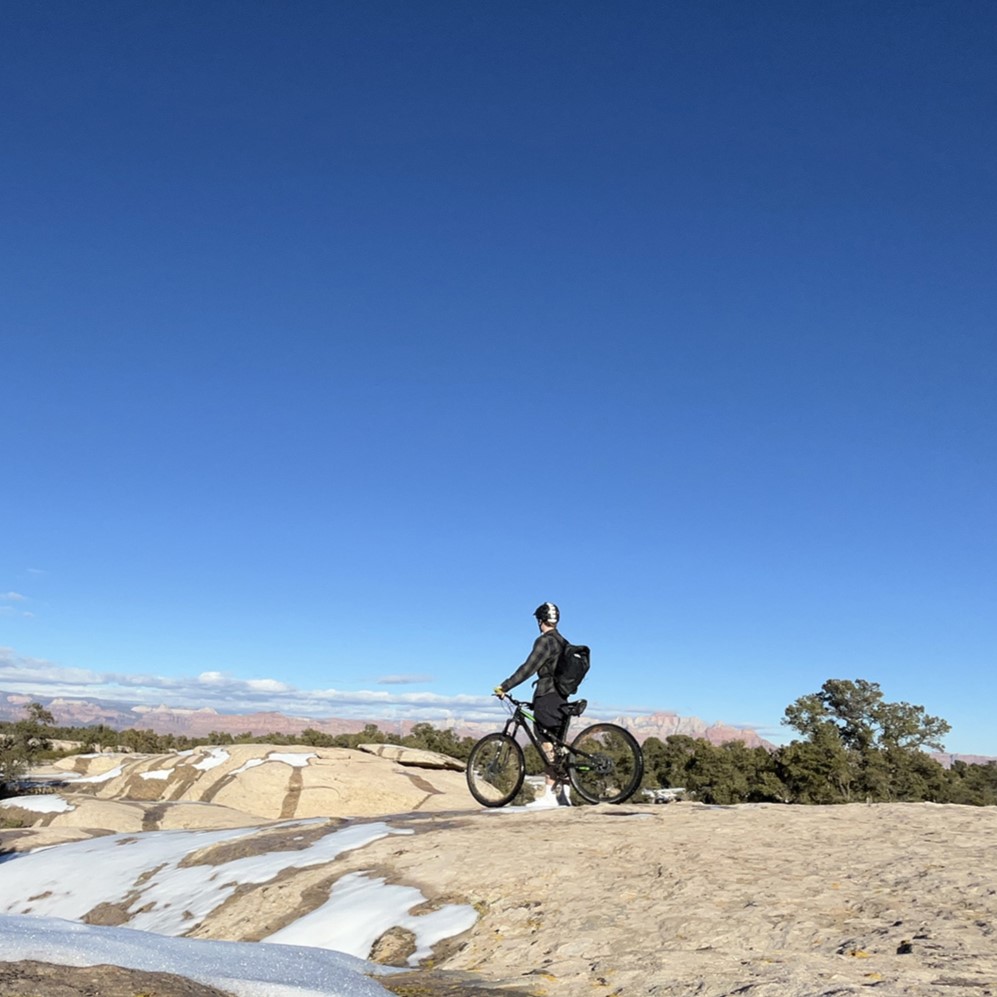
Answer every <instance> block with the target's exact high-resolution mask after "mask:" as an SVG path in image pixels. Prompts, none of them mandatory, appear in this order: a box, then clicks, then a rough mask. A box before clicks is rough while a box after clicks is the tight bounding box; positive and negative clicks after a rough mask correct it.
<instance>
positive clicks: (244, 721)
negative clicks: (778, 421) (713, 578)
mask: <svg viewBox="0 0 997 997" xmlns="http://www.w3.org/2000/svg"><path fill="white" fill-rule="evenodd" d="M3 695H5V694H3V693H0V696H3ZM5 698H6V703H2V702H0V720H20V719H21V718H22V717H23V706H24V703H27V702H32V701H33V700H32V697H28V696H17V697H14V696H13V695H12V694H6V695H5ZM15 698H16V701H15ZM36 700H37V702H40V703H42V705H43V706H45V707H47V708H48V709H49V710H50V711H51V712H52V715H53V716H54V718H55V722H56V723H57V724H59V725H61V726H67V727H71V726H77V725H78V726H89V725H92V724H106V725H107V726H109V727H114V728H117V729H122V730H123V729H126V728H128V727H135V726H136V725H140V726H141V727H143V728H147V729H149V730H152V731H153V732H155V733H156V734H185V735H187V736H188V737H206V736H207V735H208V734H211V733H213V732H215V733H219V734H232V735H237V734H246V733H249V734H271V733H272V734H300V733H301V732H302V731H304V730H308V729H311V730H317V731H320V732H321V733H323V734H330V735H336V734H355V733H358V732H359V731H362V730H363V729H364V727H365V726H366V725H367V724H369V723H373V724H376V725H377V727H378V728H380V730H382V731H384V732H385V733H386V734H399V735H402V736H404V735H405V734H407V733H409V731H411V729H412V727H413V726H414V724H415V723H416V722H417V721H413V720H386V719H383V718H378V717H366V718H363V719H360V720H348V719H345V718H342V717H326V718H324V719H317V718H315V717H292V716H287V715H286V714H284V713H277V712H273V711H266V712H264V711H260V712H257V713H219V712H218V711H217V710H216V709H213V708H212V707H210V706H205V707H202V708H201V709H197V710H194V709H189V708H175V707H171V706H167V705H166V704H165V703H160V704H159V705H158V706H142V705H133V704H125V703H117V702H110V701H104V700H88V699H66V698H62V697H60V698H56V699H51V700H46V699H45V698H44V697H41V696H39V697H36ZM614 721H615V722H616V723H618V724H621V725H622V726H624V727H627V728H628V729H629V730H631V731H633V733H634V736H635V737H636V738H637V739H638V740H640V741H644V740H645V739H646V738H648V737H657V738H660V739H661V740H664V739H665V738H666V737H668V736H669V735H671V734H685V735H687V736H689V737H693V738H699V737H701V738H705V739H706V740H707V741H710V742H711V743H712V744H724V743H726V742H728V741H743V742H744V743H745V745H747V746H748V747H749V748H753V747H758V746H762V747H769V748H771V747H772V745H771V744H769V742H768V741H765V740H764V739H763V738H761V737H759V736H758V734H756V733H755V732H754V731H753V730H750V729H747V730H745V729H741V728H739V727H734V726H731V725H729V724H722V723H714V724H707V723H705V722H704V721H702V720H700V719H699V718H698V717H680V716H679V715H678V714H677V713H669V712H661V713H652V714H651V715H650V716H644V717H615V718H614ZM436 726H448V727H452V728H453V731H454V733H455V734H456V735H457V736H458V737H480V736H481V735H482V734H486V733H488V732H490V731H492V730H494V728H495V724H494V723H493V722H471V721H461V720H457V721H456V722H452V723H446V724H443V723H442V722H438V723H436Z"/></svg>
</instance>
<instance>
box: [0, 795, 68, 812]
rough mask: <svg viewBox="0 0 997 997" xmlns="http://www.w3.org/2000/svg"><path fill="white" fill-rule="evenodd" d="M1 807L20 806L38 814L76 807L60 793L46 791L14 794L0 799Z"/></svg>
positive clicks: (64, 810)
mask: <svg viewBox="0 0 997 997" xmlns="http://www.w3.org/2000/svg"><path fill="white" fill-rule="evenodd" d="M0 807H20V808H21V809H22V810H31V811H32V812H34V813H38V814H64V813H67V812H68V811H70V810H75V809H76V807H75V806H73V804H72V803H69V802H68V801H67V800H64V799H63V798H62V797H61V796H59V795H58V793H45V794H43V795H41V796H14V797H12V798H11V799H9V800H0Z"/></svg>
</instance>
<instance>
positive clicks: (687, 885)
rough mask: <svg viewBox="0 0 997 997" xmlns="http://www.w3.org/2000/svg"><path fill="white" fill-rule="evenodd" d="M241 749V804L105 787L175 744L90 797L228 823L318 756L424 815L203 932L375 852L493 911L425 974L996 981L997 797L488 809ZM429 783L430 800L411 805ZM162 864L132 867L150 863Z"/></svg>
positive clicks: (635, 994)
mask: <svg viewBox="0 0 997 997" xmlns="http://www.w3.org/2000/svg"><path fill="white" fill-rule="evenodd" d="M240 747H241V746H240ZM226 750H227V751H229V750H230V751H232V756H231V758H230V759H228V760H226V761H224V762H223V763H219V764H217V765H216V766H215V767H214V768H209V769H207V770H206V771H205V772H204V773H203V777H211V779H212V780H213V782H212V783H211V784H212V785H215V786H217V787H218V791H217V792H215V793H214V794H211V795H212V796H213V798H214V799H215V800H216V801H217V800H218V798H219V797H220V796H222V795H223V793H222V790H225V789H227V792H226V793H225V795H224V798H225V799H226V800H227V801H229V802H230V803H234V804H237V806H233V808H230V809H227V808H221V807H219V804H218V803H217V802H215V803H212V804H210V805H209V804H205V803H203V802H202V803H200V804H198V805H197V806H196V807H195V806H193V805H192V804H191V803H186V804H185V803H183V802H182V801H181V800H180V799H177V800H176V801H175V802H172V803H170V802H169V801H164V800H160V801H148V800H140V801H134V800H127V799H117V800H104V799H101V798H100V797H102V796H103V795H104V794H105V793H113V792H115V789H116V788H117V790H118V791H119V792H120V791H123V790H126V789H127V788H128V787H135V786H138V785H140V780H139V774H140V772H141V771H150V770H151V771H157V769H156V766H160V767H165V766H166V765H167V762H166V761H164V759H163V758H161V757H160V758H158V760H152V759H147V760H145V761H138V760H137V764H139V765H140V766H141V765H144V766H146V768H145V769H141V768H139V769H136V770H135V771H129V770H127V769H126V770H125V771H123V772H122V774H121V775H120V776H117V777H115V779H113V780H111V781H109V782H108V783H98V784H96V787H97V788H96V792H97V793H98V794H100V795H99V797H98V798H96V799H92V800H91V801H90V802H93V803H101V804H110V803H114V804H116V805H117V806H118V807H123V808H128V807H136V806H137V807H139V808H143V807H154V806H157V805H158V806H159V807H160V808H161V813H166V812H169V811H170V810H171V809H173V808H176V807H181V806H186V807H188V808H189V809H190V812H189V813H185V812H184V811H182V810H174V814H175V817H174V818H173V819H172V820H173V823H171V824H170V826H175V825H176V822H177V821H182V820H193V819H194V818H193V811H195V810H197V811H200V812H201V814H202V815H205V814H206V815H207V817H203V816H202V818H201V819H203V820H205V821H207V820H208V818H210V817H212V816H217V818H218V819H219V821H222V822H223V821H224V820H232V819H234V817H233V815H236V816H238V815H242V816H243V817H246V815H249V814H250V808H252V809H253V811H254V812H256V813H259V812H260V811H262V810H267V811H268V812H269V813H274V812H275V811H278V810H283V804H281V805H280V806H278V805H277V804H276V803H272V802H269V801H268V799H267V798H268V797H269V796H270V795H272V796H274V797H275V798H281V799H286V794H287V792H288V785H289V783H288V780H289V779H290V773H289V772H287V771H284V770H285V769H293V771H295V772H301V773H307V772H308V771H309V769H310V768H311V767H312V766H313V765H314V766H315V767H316V770H317V771H318V772H321V773H322V780H323V781H324V782H325V783H327V784H329V785H331V784H332V780H333V779H334V778H339V777H337V776H335V770H336V769H337V768H338V769H339V770H340V771H341V772H347V773H349V779H348V780H346V781H340V782H339V783H337V785H339V786H340V787H341V790H342V791H341V795H340V796H339V797H338V799H340V800H342V799H349V800H350V801H352V802H351V804H350V806H349V807H347V808H346V811H345V812H341V813H340V814H339V816H341V817H355V816H356V815H357V814H358V813H360V811H361V810H363V811H364V812H365V814H366V815H368V816H369V815H371V814H373V813H374V812H378V813H380V814H382V815H385V816H387V819H388V822H389V823H390V824H391V825H392V826H393V827H396V828H398V829H401V830H403V831H407V832H411V833H402V834H391V835H389V836H387V837H383V838H381V839H379V840H377V841H373V842H371V843H369V844H366V845H365V846H364V847H361V848H357V849H355V850H352V851H348V852H345V853H343V854H341V855H339V856H338V857H337V858H336V859H335V860H334V861H331V862H328V863H325V864H322V865H316V866H310V867H306V868H298V869H288V870H286V872H285V873H283V874H282V875H281V876H280V877H279V879H278V880H274V881H270V882H264V883H259V884H255V885H252V886H247V887H245V888H240V890H239V891H237V892H236V893H235V894H234V895H233V896H232V897H231V899H230V900H228V901H227V902H226V903H225V904H224V905H222V906H221V907H220V908H219V909H217V910H216V911H214V912H213V913H212V914H211V915H210V916H208V917H207V918H205V919H204V921H203V923H201V924H199V925H198V926H197V927H196V929H193V930H192V931H191V934H193V935H195V936H196V937H202V938H224V939H231V940H258V939H259V938H260V937H262V936H263V935H264V934H265V933H266V932H267V931H272V930H274V929H275V928H278V927H280V926H281V925H283V924H286V923H290V922H292V921H294V920H295V919H296V918H299V917H301V916H302V915H304V914H306V913H308V912H309V911H311V910H314V909H315V908H316V907H318V906H319V905H321V904H322V903H324V902H325V901H326V900H327V899H328V896H329V893H330V890H331V889H332V888H333V887H334V885H335V884H336V882H337V881H338V880H339V879H341V878H342V877H344V876H346V875H347V874H350V873H357V872H363V873H367V874H369V875H373V876H378V877H383V878H384V880H385V881H386V882H389V883H396V884H401V885H406V886H411V887H415V888H417V889H418V890H419V891H420V892H421V894H422V895H423V896H424V897H425V898H426V902H425V905H424V909H426V910H431V909H435V908H438V907H441V906H444V905H448V904H469V905H472V906H473V908H474V910H475V911H477V914H478V918H477V921H476V923H475V924H474V925H473V927H471V928H470V930H467V931H465V932H464V933H463V934H460V935H458V936H455V937H451V938H446V939H444V940H443V941H441V942H439V943H438V944H437V945H436V946H435V949H434V955H433V958H432V959H431V960H430V961H431V963H432V968H433V971H434V973H436V974H437V975H436V976H435V978H434V977H433V976H432V974H430V975H425V974H424V975H422V976H417V977H415V978H412V982H411V989H410V990H409V991H407V992H410V993H413V994H415V993H423V994H433V993H437V994H443V993H454V994H456V993H460V992H465V993H471V992H474V987H475V986H480V987H486V988H495V989H496V992H515V993H520V994H533V995H537V997H540V995H547V997H557V995H566V997H575V995H579V997H580V995H589V994H592V995H626V997H643V995H647V997H652V995H653V997H690V995H699V997H721V995H724V997H726V995H732V994H735V993H736V994H739V995H747V997H830V995H832V994H834V995H856V997H858V995H865V994H869V995H871V994H876V995H878V997H883V995H888V997H892V995H911V997H963V995H967V997H968V995H973V997H988V995H995V994H997V934H995V929H994V925H995V924H997V883H995V877H994V873H995V869H997V844H995V841H997V810H995V809H993V808H991V809H985V808H973V807H961V806H937V805H933V804H879V805H873V806H867V805H864V804H851V805H846V806H837V807H791V806H780V805H774V804H772V805H769V804H766V805H748V806H740V807H709V806H704V805H701V804H697V803H682V802H680V803H671V804H668V805H665V806H651V805H631V804H625V805H622V806H617V807H611V806H599V807H578V808H556V809H552V810H546V811H536V810H534V811H529V810H522V809H508V808H507V809H503V810H496V811H484V810H481V809H480V808H478V807H477V806H476V804H474V802H473V801H472V800H471V798H470V796H469V795H468V793H467V791H466V789H465V788H463V784H462V779H463V777H462V776H461V775H460V774H459V773H456V772H449V771H446V770H426V771H425V772H420V773H418V774H419V777H420V778H424V779H426V780H429V781H430V782H431V784H432V785H433V786H434V787H436V791H435V792H432V793H431V792H428V791H425V790H424V791H421V792H420V793H416V794H414V795H410V794H411V792H412V791H411V789H410V787H411V785H412V784H411V782H410V780H409V778H408V775H409V774H411V772H412V770H411V769H407V770H405V769H402V767H401V766H399V765H398V764H397V763H395V762H393V761H391V760H389V759H384V758H378V757H376V756H373V755H365V754H363V753H360V752H353V753H352V754H353V755H355V756H357V757H356V758H354V759H353V760H347V759H345V758H343V757H342V756H340V755H339V754H337V753H335V752H333V753H330V754H328V755H327V754H326V752H322V755H323V756H325V757H323V758H322V759H321V760H320V761H319V760H317V759H316V758H311V759H309V760H308V765H307V766H305V767H302V768H293V767H292V766H290V765H287V764H286V763H284V764H282V763H279V762H273V761H271V762H269V763H266V764H260V765H255V766H252V767H250V768H245V767H243V766H244V765H245V762H246V761H247V760H248V759H249V758H263V757H264V755H265V753H266V752H272V751H273V750H274V749H273V748H271V747H269V746H262V747H260V746H257V748H256V749H255V752H256V753H255V754H253V753H252V752H248V753H247V754H239V753H238V747H237V748H235V749H228V748H227V749H226ZM206 757H207V756H205V758H206ZM212 757H214V758H217V757H218V756H212ZM205 758H202V761H203V760H205ZM358 759H363V761H362V762H361V761H358ZM183 764H184V765H187V764H188V763H187V762H185V763H183ZM240 767H243V768H242V771H241V772H240V773H239V774H238V775H237V776H236V777H234V778H232V779H228V781H226V778H227V776H230V775H231V774H232V772H233V771H234V770H235V769H238V768H240ZM261 769H263V770H266V769H269V770H270V771H271V772H272V773H273V774H274V775H276V774H278V773H279V774H280V778H274V777H273V776H270V775H267V773H266V772H263V773H260V774H262V775H264V776H266V778H264V779H263V780H262V781H260V782H259V783H257V784H256V788H255V789H254V790H252V791H250V790H249V789H247V788H245V787H244V788H242V789H239V788H238V787H237V786H236V785H234V784H235V783H237V782H238V781H239V780H240V779H247V780H248V779H249V777H253V778H255V777H254V776H253V773H254V772H259V770H261ZM219 770H221V771H219ZM212 773H214V775H212ZM171 779H174V780H175V781H173V782H171ZM439 779H452V780H454V781H453V782H448V783H437V780H439ZM147 781H152V782H157V783H160V782H161V783H162V784H163V785H164V786H165V787H166V788H167V789H168V790H169V792H168V793H167V795H170V794H171V793H176V795H177V796H178V797H183V796H184V794H193V795H194V796H195V797H197V796H199V797H200V798H201V799H203V798H204V796H205V794H204V793H203V792H202V791H201V790H200V789H195V783H194V782H189V781H188V779H187V777H186V775H184V774H183V773H178V774H177V775H176V776H175V777H171V778H170V779H164V780H159V779H153V780H147ZM306 784H307V783H306V782H304V781H303V782H302V787H304V786H305V785H306ZM170 786H172V787H173V788H172V789H169V787H170ZM178 790H180V791H179V792H178ZM314 792H316V793H318V789H317V788H316V789H315V790H314ZM364 794H366V796H365V801H366V802H365V803H364V804H363V806H361V805H360V804H359V803H357V802H356V801H357V800H359V799H360V798H361V797H362V796H364ZM303 797H304V794H301V796H299V799H301V798H303ZM67 798H71V797H67ZM327 798H328V799H332V796H329V797H327ZM416 798H417V799H418V802H419V806H410V805H409V803H410V802H412V800H413V799H416ZM399 801H402V804H403V805H400V806H399V805H398V803H399ZM378 808H380V809H378ZM81 809H82V806H81ZM389 815H390V816H389ZM60 816H66V815H55V817H54V818H52V815H44V817H43V818H42V817H41V815H39V817H40V821H48V826H45V827H41V826H40V827H38V828H34V829H28V830H21V831H8V832H0V851H2V850H4V849H11V848H14V849H24V848H26V847H28V846H29V842H30V840H31V838H32V836H35V835H37V840H36V842H35V843H36V844H38V845H40V844H43V843H44V844H48V845H51V844H53V843H54V842H53V839H52V837H51V836H52V835H54V834H56V835H57V834H58V833H60V830H61V831H62V832H63V833H65V834H66V835H67V836H72V837H79V836H80V835H81V834H84V833H86V832H85V831H84V830H81V826H80V825H74V826H65V827H63V828H61V829H60V827H58V826H57V825H56V824H55V822H54V821H55V819H57V818H59V817H60ZM298 816H300V814H299V815H298ZM50 818H51V819H50ZM95 819H96V818H95ZM247 819H248V818H247ZM119 820H120V821H121V822H122V824H127V829H128V830H134V829H135V823H136V821H135V818H134V816H133V815H132V816H130V815H129V813H128V811H127V809H122V810H106V811H102V812H101V814H100V817H99V822H98V824H97V825H96V826H99V827H101V828H103V829H104V830H107V829H108V828H107V825H108V824H110V823H112V822H114V821H119ZM255 820H256V821H257V822H259V817H256V818H255ZM345 823H347V824H348V823H350V822H348V821H347V822H345ZM339 824H344V822H342V821H340V822H339ZM142 826H146V824H145V823H143V824H142ZM163 826H165V825H163ZM194 826H198V827H200V826H206V823H202V824H196V825H194ZM218 826H231V825H228V824H224V823H220V824H219V825H218ZM344 826H345V825H344ZM115 829H118V830H124V829H126V828H125V827H124V826H122V827H120V828H115ZM296 833H297V835H298V837H300V836H301V832H300V831H298V832H296ZM314 833H316V834H318V833H320V832H319V831H318V830H316V831H315V832H314ZM282 834H285V832H284V831H282V830H281V825H280V824H266V823H264V824H263V826H260V827H258V828H256V829H252V830H250V831H249V832H248V835H247V837H245V838H244V839H240V845H239V847H240V848H243V849H246V851H247V853H250V852H252V850H253V849H254V848H259V849H261V850H262V849H266V848H272V847H274V842H275V841H276V840H277V838H278V837H279V836H280V835H282ZM254 841H255V842H257V843H256V844H254ZM223 857H224V856H223ZM145 871H146V870H141V869H137V870H135V874H136V877H139V876H141V874H142V873H143V872H145ZM0 872H2V866H0ZM0 879H2V877H0ZM0 890H2V881H0ZM416 913H418V911H416ZM407 945H408V943H407V939H406V937H405V935H404V932H400V931H394V932H393V933H391V934H390V935H389V933H388V932H385V934H384V935H383V936H382V937H381V938H379V939H378V942H377V944H376V945H375V946H374V949H375V950H376V951H375V953H374V954H375V955H378V956H379V957H380V958H382V959H384V960H385V961H386V962H392V961H393V962H399V961H404V957H405V953H406V952H407V950H408V948H407ZM440 972H444V974H445V973H446V972H450V973H457V974H459V976H454V977H447V976H446V975H443V976H440V975H439V973H440ZM455 980H459V981H462V982H461V983H460V986H464V987H465V990H463V991H461V990H460V989H450V990H446V989H444V988H445V987H447V986H450V987H458V984H457V983H456V982H454V981H455ZM468 981H471V982H470V983H469V982H468ZM400 983H401V979H399V985H400ZM434 987H436V989H433V988H434ZM399 992H400V993H401V992H403V991H401V990H399Z"/></svg>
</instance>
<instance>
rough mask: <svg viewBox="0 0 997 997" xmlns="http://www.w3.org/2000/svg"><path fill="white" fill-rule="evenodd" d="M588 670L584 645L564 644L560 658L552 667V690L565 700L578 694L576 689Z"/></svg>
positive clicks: (587, 659)
mask: <svg viewBox="0 0 997 997" xmlns="http://www.w3.org/2000/svg"><path fill="white" fill-rule="evenodd" d="M588 670H589V649H588V648H587V647H586V646H585V645H584V644H569V643H568V642H567V641H565V642H564V647H562V648H561V656H560V657H559V658H558V659H557V664H556V665H555V666H554V688H555V689H557V691H558V692H559V693H560V694H561V695H562V696H564V697H565V698H567V697H568V696H573V695H574V694H575V693H576V692H578V687H579V686H580V685H581V684H582V679H583V678H585V673H586V672H587V671H588Z"/></svg>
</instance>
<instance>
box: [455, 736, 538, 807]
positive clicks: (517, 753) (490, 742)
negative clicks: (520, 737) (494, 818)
mask: <svg viewBox="0 0 997 997" xmlns="http://www.w3.org/2000/svg"><path fill="white" fill-rule="evenodd" d="M465 774H466V776H467V788H468V789H469V790H470V791H471V795H472V796H473V797H474V798H475V799H476V800H477V801H478V802H479V803H480V804H481V805H482V806H484V807H504V806H505V805H506V804H507V803H508V802H509V801H510V800H512V799H513V798H514V797H515V796H516V794H517V793H518V792H519V791H520V789H522V786H523V777H524V776H525V775H526V761H525V760H524V758H523V749H522V748H521V747H520V746H519V745H518V744H517V743H516V741H515V739H514V738H512V737H510V736H509V735H508V734H499V733H495V734H487V735H486V736H485V737H483V738H482V739H481V740H480V741H478V743H477V744H476V745H475V746H474V747H473V748H471V754H470V755H469V756H468V759H467V770H466V772H465Z"/></svg>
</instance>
